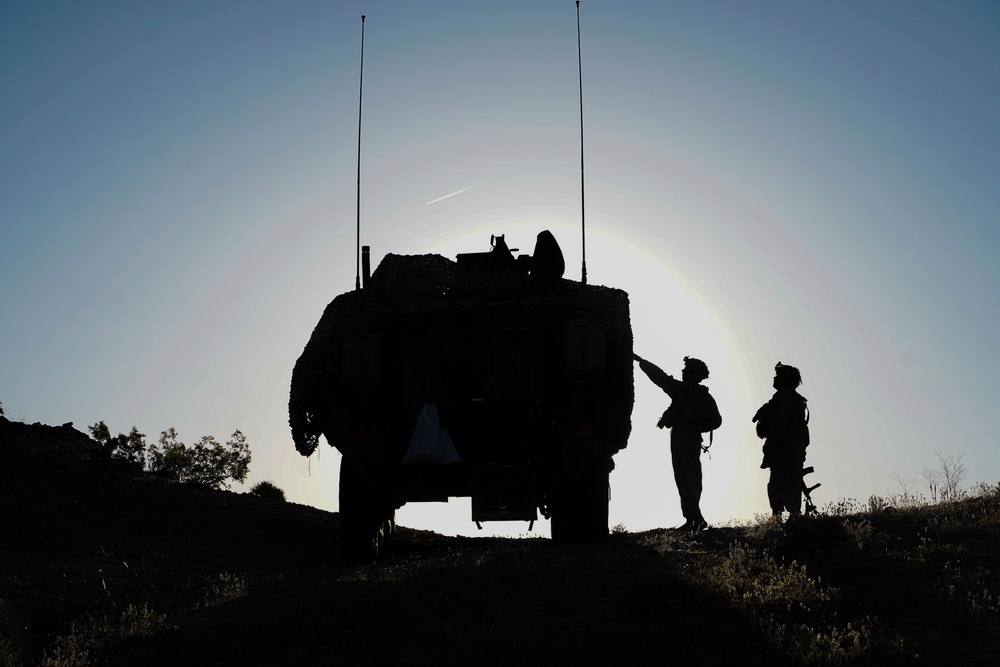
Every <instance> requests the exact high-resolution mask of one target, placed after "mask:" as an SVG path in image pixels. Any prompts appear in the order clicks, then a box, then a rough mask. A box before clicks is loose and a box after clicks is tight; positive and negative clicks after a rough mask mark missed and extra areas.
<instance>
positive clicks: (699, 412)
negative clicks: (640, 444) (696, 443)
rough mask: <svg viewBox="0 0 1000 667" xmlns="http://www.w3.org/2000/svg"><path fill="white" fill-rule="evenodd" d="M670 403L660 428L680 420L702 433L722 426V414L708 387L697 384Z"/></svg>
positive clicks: (659, 424)
mask: <svg viewBox="0 0 1000 667" xmlns="http://www.w3.org/2000/svg"><path fill="white" fill-rule="evenodd" d="M678 398H679V399H680V400H674V401H673V402H671V403H670V407H668V408H667V409H666V410H665V411H664V413H663V416H662V417H660V422H659V423H658V424H657V426H659V427H660V428H664V427H668V428H669V427H671V426H673V425H674V424H675V423H677V422H678V421H680V422H683V424H684V425H685V426H688V427H690V428H693V429H695V430H697V431H699V432H701V433H710V432H712V431H714V430H715V429H717V428H719V427H720V426H722V414H720V413H719V406H718V404H716V402H715V399H714V398H713V397H712V394H710V393H709V391H708V387H704V386H702V385H696V386H694V387H692V390H691V391H688V392H686V393H685V394H684V395H683V396H681V397H678Z"/></svg>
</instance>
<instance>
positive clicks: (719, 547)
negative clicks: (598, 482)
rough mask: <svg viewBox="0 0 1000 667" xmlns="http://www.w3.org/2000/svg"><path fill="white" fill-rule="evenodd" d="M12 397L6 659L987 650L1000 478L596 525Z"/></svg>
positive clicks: (790, 659)
mask: <svg viewBox="0 0 1000 667" xmlns="http://www.w3.org/2000/svg"><path fill="white" fill-rule="evenodd" d="M94 447H95V445H94V443H93V442H92V441H90V439H89V438H88V437H87V436H85V435H84V434H82V433H80V432H79V431H76V430H74V429H72V428H70V427H49V426H44V425H34V426H29V425H24V424H18V423H13V422H7V421H6V420H3V419H2V418H0V516H2V521H3V523H2V528H0V665H5V664H14V665H17V664H26V665H28V664H39V663H45V664H51V665H85V664H112V665H132V664H144V665H174V664H207V663H209V662H212V663H215V664H221V665H230V664H232V665H271V664H299V665H310V664H317V665H318V664H347V665H356V664H397V665H432V664H433V665H441V664H487V665H489V664H498V665H499V664H505V665H509V664H516V663H519V662H520V663H526V664H542V663H548V664H553V663H554V664H565V663H570V662H575V663H579V664H602V663H612V664H618V663H625V664H628V663H638V662H640V661H641V662H654V661H655V662H657V663H667V662H670V663H673V664H680V665H689V664H690V665H744V664H779V665H780V664H947V663H953V664H995V662H996V656H997V655H998V654H1000V640H998V636H1000V633H998V630H1000V602H998V600H997V599H996V597H995V596H996V594H997V593H998V592H1000V577H998V572H1000V558H998V550H1000V540H998V539H997V538H998V533H1000V514H998V512H1000V494H998V493H997V492H996V491H995V490H993V491H990V492H987V493H984V494H982V495H981V496H979V497H977V498H974V499H971V500H968V501H964V502H962V503H956V504H952V505H939V506H934V507H928V508H922V509H919V510H910V511H895V512H879V513H868V512H865V513H856V514H850V515H846V516H838V517H834V516H821V517H818V518H815V519H809V520H805V521H802V522H799V523H795V524H786V525H784V526H781V525H777V524H760V525H754V526H744V527H730V528H713V529H711V530H709V531H707V532H704V533H701V534H698V535H689V534H678V533H674V532H670V531H651V532H647V533H641V534H633V533H616V534H613V535H612V536H611V537H609V538H608V540H607V541H605V542H603V543H600V544H589V545H579V546H575V547H573V546H566V545H559V544H554V543H552V542H551V541H549V540H547V539H528V540H505V539H468V538H447V537H442V536H440V535H436V534H433V533H428V532H425V531H416V530H409V529H405V528H400V529H399V531H398V532H397V534H396V535H394V536H393V540H392V543H391V550H390V555H389V556H388V557H387V558H385V559H384V560H382V561H380V562H379V563H376V564H373V565H367V566H360V567H359V566H346V565H342V564H341V563H340V561H339V559H338V554H337V546H336V536H337V527H338V526H337V515H336V514H330V513H327V512H322V511H319V510H316V509H313V508H310V507H304V506H301V505H295V504H291V503H281V502H277V501H270V500H265V499H262V498H257V497H255V496H252V495H249V494H240V493H231V492H219V491H210V490H205V489H199V488H195V487H190V486H183V485H177V484H172V483H170V482H167V481H165V480H161V479H158V478H155V477H152V476H149V475H146V474H144V473H142V472H140V471H136V470H131V469H128V468H121V467H116V466H114V465H113V464H111V463H109V462H106V461H100V460H99V458H98V457H96V456H95V455H94V454H95V452H94Z"/></svg>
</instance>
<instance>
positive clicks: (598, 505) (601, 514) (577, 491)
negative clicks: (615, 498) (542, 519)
mask: <svg viewBox="0 0 1000 667" xmlns="http://www.w3.org/2000/svg"><path fill="white" fill-rule="evenodd" d="M609 488H610V487H609V481H608V469H607V466H605V465H601V464H592V465H588V466H583V467H580V468H576V469H571V470H564V471H562V472H561V473H560V475H559V479H558V481H557V484H556V491H555V497H554V498H553V503H552V507H551V512H552V519H551V521H552V539H553V540H557V541H564V542H594V541H598V540H602V539H604V538H606V537H607V536H608V502H609Z"/></svg>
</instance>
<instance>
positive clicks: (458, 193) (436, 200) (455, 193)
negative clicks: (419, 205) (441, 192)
mask: <svg viewBox="0 0 1000 667" xmlns="http://www.w3.org/2000/svg"><path fill="white" fill-rule="evenodd" d="M471 189H472V186H471V185H470V186H469V187H467V188H462V189H461V190H457V191H455V192H452V193H451V194H450V195H445V196H444V197H438V198H437V199H432V200H430V201H429V202H427V204H425V206H426V205H428V204H436V203H438V202H439V201H443V200H445V199H448V198H449V197H454V196H455V195H460V194H462V193H463V192H465V191H466V190H471Z"/></svg>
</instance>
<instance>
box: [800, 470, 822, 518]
mask: <svg viewBox="0 0 1000 667" xmlns="http://www.w3.org/2000/svg"><path fill="white" fill-rule="evenodd" d="M814 470H815V469H814V468H813V467H812V466H809V467H808V468H803V469H802V495H804V496H805V498H806V514H807V515H808V514H815V513H816V504H815V503H813V499H812V496H810V495H809V494H810V493H812V492H813V491H815V490H816V489H818V488H819V487H821V486H823V485H822V484H813V485H812V486H806V475H808V474H809V473H811V472H813V471H814Z"/></svg>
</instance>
